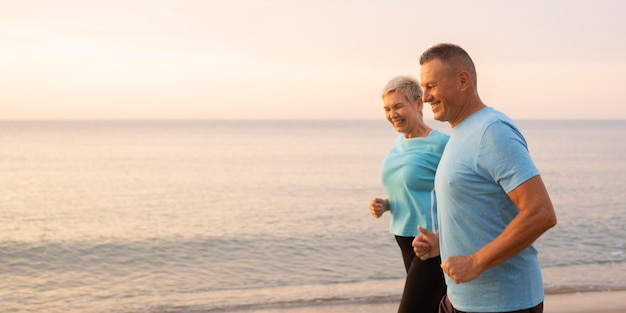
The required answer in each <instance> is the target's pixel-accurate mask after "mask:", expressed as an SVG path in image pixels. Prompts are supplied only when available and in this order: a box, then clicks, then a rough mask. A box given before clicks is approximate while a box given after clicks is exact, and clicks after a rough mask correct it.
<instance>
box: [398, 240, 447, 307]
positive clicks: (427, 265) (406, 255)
mask: <svg viewBox="0 0 626 313" xmlns="http://www.w3.org/2000/svg"><path fill="white" fill-rule="evenodd" d="M413 238H414V237H400V236H396V241H397V242H398V246H400V250H401V251H402V258H403V260H404V267H405V269H406V274H407V275H406V282H405V283H404V291H403V292H402V300H401V301H400V307H399V308H398V313H437V311H438V309H439V302H440V301H441V299H442V298H443V296H444V295H445V294H446V283H445V281H444V278H443V270H442V269H441V259H440V258H439V257H435V258H431V259H428V260H426V261H422V260H420V258H418V257H417V256H415V252H413V246H412V243H413Z"/></svg>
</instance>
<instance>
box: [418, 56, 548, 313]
mask: <svg viewBox="0 0 626 313" xmlns="http://www.w3.org/2000/svg"><path fill="white" fill-rule="evenodd" d="M420 65H421V66H422V67H421V84H422V87H423V88H424V94H423V100H424V102H428V103H429V104H430V106H431V108H432V111H433V113H434V118H435V119H436V120H439V121H445V122H449V123H450V125H451V126H452V132H451V137H450V141H449V142H448V145H447V146H446V149H445V151H444V153H443V156H442V158H441V162H440V163H439V167H438V169H437V174H436V177H435V189H436V190H437V202H438V210H439V223H440V224H439V226H440V232H438V233H433V232H431V231H428V230H426V229H422V228H419V230H420V233H421V234H420V235H418V236H417V237H416V238H415V240H414V241H413V248H414V250H415V253H416V254H417V255H418V256H419V257H420V258H421V259H428V258H431V257H434V256H437V255H439V254H441V260H442V262H443V263H442V264H441V268H442V269H443V271H444V273H445V274H446V277H445V278H446V284H447V285H448V291H447V295H446V296H445V297H444V298H443V299H442V301H441V303H440V308H439V312H441V313H456V312H528V313H531V312H532V313H540V312H543V299H544V291H543V281H542V278H541V270H540V266H539V260H538V257H537V250H536V249H535V248H534V246H533V242H534V241H535V240H536V239H537V238H539V236H541V235H542V234H543V233H544V232H545V231H547V230H548V229H550V228H551V227H553V226H554V225H556V215H555V213H554V208H553V207H552V202H551V201H550V197H549V195H548V192H547V191H546V188H545V186H544V184H543V181H542V180H541V176H539V171H538V170H537V168H536V167H535V165H534V163H533V161H532V160H531V158H530V155H529V153H528V148H527V146H526V141H525V139H524V137H523V136H522V134H521V133H520V132H519V130H518V129H517V127H516V126H515V125H514V124H513V122H512V121H511V120H510V119H509V118H508V117H507V116H506V115H504V114H502V113H500V112H498V111H497V110H495V109H493V108H490V107H487V106H486V105H485V104H484V103H483V102H482V100H481V99H480V97H479V95H478V89H477V80H476V69H475V67H474V63H473V61H472V59H471V58H470V56H469V55H468V54H467V52H465V50H463V49H462V48H461V47H459V46H457V45H453V44H439V45H436V46H433V47H431V48H430V49H428V50H427V51H425V52H424V53H423V54H422V56H421V57H420Z"/></svg>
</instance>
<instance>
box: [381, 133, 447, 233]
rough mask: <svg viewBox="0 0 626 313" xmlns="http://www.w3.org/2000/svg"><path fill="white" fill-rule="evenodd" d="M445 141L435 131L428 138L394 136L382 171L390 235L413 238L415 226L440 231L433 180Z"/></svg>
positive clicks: (445, 137) (445, 139) (443, 136)
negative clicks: (388, 213)
mask: <svg viewBox="0 0 626 313" xmlns="http://www.w3.org/2000/svg"><path fill="white" fill-rule="evenodd" d="M448 139H449V136H448V135H446V134H444V133H442V132H439V131H437V130H433V131H431V132H430V134H429V135H428V137H416V138H410V139H407V138H404V135H403V134H400V135H399V136H398V137H397V139H396V141H395V144H394V145H393V147H392V148H391V150H390V151H389V153H388V154H387V157H386V158H385V159H384V161H383V166H382V169H381V178H382V182H383V186H384V187H385V191H386V192H387V196H388V197H389V209H390V212H391V218H390V227H389V232H390V233H392V234H394V235H397V236H402V237H415V236H416V235H417V234H418V231H417V226H418V225H420V226H422V227H424V228H428V229H430V230H433V231H435V230H437V229H438V228H439V227H438V221H437V202H436V197H435V187H434V181H435V172H436V170H437V166H438V165H439V160H440V159H441V155H442V154H443V150H444V148H445V146H446V144H447V142H448Z"/></svg>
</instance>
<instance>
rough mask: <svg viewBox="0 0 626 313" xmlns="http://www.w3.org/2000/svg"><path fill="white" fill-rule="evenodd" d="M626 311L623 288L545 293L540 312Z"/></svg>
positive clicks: (325, 308) (384, 311)
mask: <svg viewBox="0 0 626 313" xmlns="http://www.w3.org/2000/svg"><path fill="white" fill-rule="evenodd" d="M397 309H398V303H363V304H336V305H319V306H308V307H285V308H271V309H256V310H249V311H240V312H246V313H394V312H396V310H397ZM583 312H586V313H626V291H601V292H577V293H563V294H547V295H546V298H545V301H544V313H583Z"/></svg>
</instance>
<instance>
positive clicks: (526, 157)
mask: <svg viewBox="0 0 626 313" xmlns="http://www.w3.org/2000/svg"><path fill="white" fill-rule="evenodd" d="M480 145H481V149H480V151H481V155H480V157H479V159H478V164H479V166H480V167H482V168H483V170H484V171H485V172H487V173H489V175H491V177H492V179H493V180H494V181H495V182H497V183H498V184H499V185H500V186H501V187H502V189H504V191H505V192H506V193H509V192H511V191H512V190H513V189H515V188H517V187H518V186H519V185H521V184H522V183H524V182H525V181H527V180H529V179H531V178H532V177H535V176H537V175H539V170H538V169H537V167H536V166H535V164H534V163H533V161H532V159H531V157H530V153H529V152H528V146H527V144H526V140H525V139H524V136H523V135H522V134H521V133H520V132H519V130H518V129H517V128H516V127H515V126H514V125H512V124H510V123H507V122H505V121H501V120H500V121H497V122H494V123H492V124H490V125H489V126H487V128H486V129H485V132H484V134H483V137H482V138H481V141H480Z"/></svg>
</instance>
